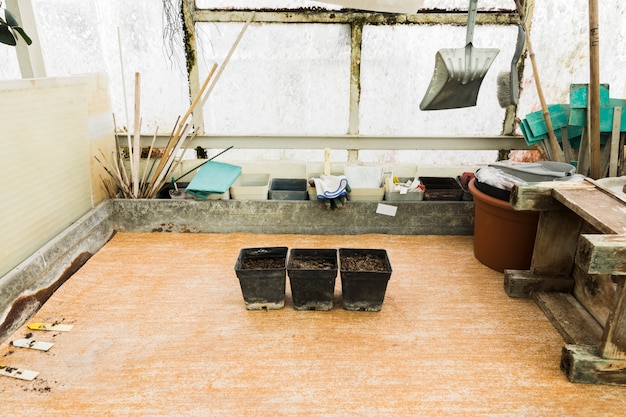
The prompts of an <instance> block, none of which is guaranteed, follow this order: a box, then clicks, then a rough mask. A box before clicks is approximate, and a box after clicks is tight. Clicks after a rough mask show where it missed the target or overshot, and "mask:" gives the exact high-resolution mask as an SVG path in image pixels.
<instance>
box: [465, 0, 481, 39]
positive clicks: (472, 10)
mask: <svg viewBox="0 0 626 417" xmlns="http://www.w3.org/2000/svg"><path fill="white" fill-rule="evenodd" d="M477 11H478V0H470V3H469V8H468V12H467V34H466V35H465V45H468V44H470V43H472V41H473V40H474V26H475V25H476V13H477Z"/></svg>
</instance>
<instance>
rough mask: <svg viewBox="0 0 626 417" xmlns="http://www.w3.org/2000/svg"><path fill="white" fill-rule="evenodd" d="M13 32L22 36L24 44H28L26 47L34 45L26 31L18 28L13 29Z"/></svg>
mask: <svg viewBox="0 0 626 417" xmlns="http://www.w3.org/2000/svg"><path fill="white" fill-rule="evenodd" d="M13 30H14V31H16V32H17V33H19V34H20V36H21V37H22V39H24V42H26V45H30V44H32V43H33V40H32V39H31V38H30V37H29V36H28V35H27V34H26V32H25V31H24V29H22V28H21V27H19V26H16V27H14V28H13Z"/></svg>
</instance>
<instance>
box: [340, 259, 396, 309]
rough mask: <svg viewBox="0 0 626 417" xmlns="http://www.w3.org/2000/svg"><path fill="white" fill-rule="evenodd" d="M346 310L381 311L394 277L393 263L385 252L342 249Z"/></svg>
mask: <svg viewBox="0 0 626 417" xmlns="http://www.w3.org/2000/svg"><path fill="white" fill-rule="evenodd" d="M339 263H340V265H341V267H340V275H341V291H342V302H343V308H344V309H346V310H351V311H380V310H381V309H382V306H383V301H384V299H385V293H386V291H387V283H388V281H389V279H390V278H391V272H392V271H391V264H390V263H389V257H388V256H387V251H386V250H384V249H346V248H341V249H339Z"/></svg>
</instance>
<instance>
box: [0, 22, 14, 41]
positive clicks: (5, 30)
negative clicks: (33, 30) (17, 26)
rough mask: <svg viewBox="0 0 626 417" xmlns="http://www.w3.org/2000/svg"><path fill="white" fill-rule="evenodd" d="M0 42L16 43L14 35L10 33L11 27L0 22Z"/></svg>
mask: <svg viewBox="0 0 626 417" xmlns="http://www.w3.org/2000/svg"><path fill="white" fill-rule="evenodd" d="M0 42H1V43H4V44H6V45H11V46H15V45H17V42H16V40H15V37H14V36H13V33H11V29H9V27H8V26H5V25H2V24H0Z"/></svg>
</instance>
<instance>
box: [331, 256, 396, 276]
mask: <svg viewBox="0 0 626 417" xmlns="http://www.w3.org/2000/svg"><path fill="white" fill-rule="evenodd" d="M341 269H343V270H345V271H373V272H385V271H387V264H386V262H385V260H384V259H383V258H380V257H378V256H373V255H370V254H367V255H350V256H346V257H344V258H343V259H342V260H341Z"/></svg>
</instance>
